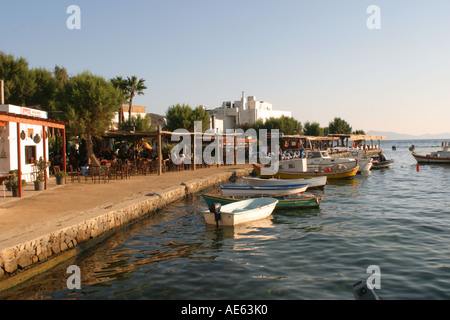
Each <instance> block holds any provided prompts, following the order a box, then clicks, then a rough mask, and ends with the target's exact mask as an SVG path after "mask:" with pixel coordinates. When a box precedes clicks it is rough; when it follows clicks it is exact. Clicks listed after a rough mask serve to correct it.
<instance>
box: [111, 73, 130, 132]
mask: <svg viewBox="0 0 450 320" xmlns="http://www.w3.org/2000/svg"><path fill="white" fill-rule="evenodd" d="M109 81H110V82H111V83H112V85H113V86H114V87H115V88H119V89H120V90H121V91H122V93H123V94H124V96H125V98H126V99H127V101H128V100H129V97H128V93H127V92H126V86H127V80H126V79H124V78H122V77H121V76H117V77H115V78H113V79H111V80H109ZM123 120H124V116H123V108H122V106H120V109H119V125H120V124H121V123H123V122H124V121H123Z"/></svg>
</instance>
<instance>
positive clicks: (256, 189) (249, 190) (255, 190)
mask: <svg viewBox="0 0 450 320" xmlns="http://www.w3.org/2000/svg"><path fill="white" fill-rule="evenodd" d="M308 186H309V185H308V184H291V185H272V186H269V185H268V186H252V185H248V184H244V185H235V184H229V185H221V186H219V188H220V190H221V193H222V195H224V196H255V195H258V196H269V197H272V196H273V197H275V196H276V197H281V196H285V195H289V194H296V193H303V192H305V191H306V189H308Z"/></svg>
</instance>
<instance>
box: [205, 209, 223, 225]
mask: <svg viewBox="0 0 450 320" xmlns="http://www.w3.org/2000/svg"><path fill="white" fill-rule="evenodd" d="M220 208H222V205H221V204H220V203H211V204H210V205H209V206H208V209H209V212H212V213H214V219H215V220H216V227H219V221H220Z"/></svg>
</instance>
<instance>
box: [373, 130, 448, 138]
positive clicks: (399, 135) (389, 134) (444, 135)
mask: <svg viewBox="0 0 450 320" xmlns="http://www.w3.org/2000/svg"><path fill="white" fill-rule="evenodd" d="M366 134H370V135H380V136H386V140H416V139H450V133H449V132H447V133H438V134H422V135H417V136H416V135H411V134H403V133H397V132H392V131H374V130H371V131H368V132H366Z"/></svg>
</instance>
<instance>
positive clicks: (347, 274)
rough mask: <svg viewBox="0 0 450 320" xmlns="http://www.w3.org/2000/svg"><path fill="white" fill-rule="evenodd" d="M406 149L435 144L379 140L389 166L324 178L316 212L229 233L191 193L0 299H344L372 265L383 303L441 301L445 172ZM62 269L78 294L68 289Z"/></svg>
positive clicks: (447, 221)
mask: <svg viewBox="0 0 450 320" xmlns="http://www.w3.org/2000/svg"><path fill="white" fill-rule="evenodd" d="M412 144H414V145H415V146H416V151H423V152H426V153H428V152H430V151H432V150H437V149H439V148H440V145H441V140H417V141H383V142H382V147H383V150H384V152H385V154H386V156H387V158H389V159H395V164H394V165H393V167H391V168H389V169H382V170H378V171H372V172H371V173H370V174H368V175H358V176H356V178H355V179H353V180H350V181H341V182H331V184H329V185H327V186H326V187H325V189H324V191H322V192H321V193H322V194H323V196H324V200H323V202H322V203H321V206H320V208H319V209H307V210H290V211H286V210H285V211H275V212H274V214H273V216H272V218H271V219H267V220H264V221H259V222H257V223H256V222H255V223H253V224H250V225H246V226H242V227H238V228H229V227H228V228H222V229H216V228H215V226H207V225H205V223H204V221H203V217H202V215H201V212H202V211H203V210H206V205H205V203H204V201H203V199H202V198H201V195H200V194H198V195H195V196H194V199H193V200H191V201H188V200H183V201H179V202H177V203H174V204H172V205H170V206H169V207H167V208H166V209H164V210H162V211H160V212H159V213H157V214H156V215H154V216H152V217H149V218H146V219H144V220H141V221H139V222H137V223H135V224H133V225H132V226H129V227H127V228H124V229H123V230H120V231H118V232H116V233H115V234H114V235H112V236H111V237H109V238H107V239H106V240H105V241H103V242H102V243H101V244H99V245H98V246H97V247H96V248H95V249H93V250H91V251H89V252H88V253H86V254H84V255H82V256H81V257H78V258H76V259H72V260H70V261H67V262H66V263H64V264H62V265H60V266H58V267H56V268H54V269H52V270H51V271H49V272H47V273H45V274H43V275H40V276H38V277H36V278H35V279H33V280H31V281H29V282H28V283H26V284H24V285H22V286H20V287H18V288H15V289H13V290H10V291H8V292H6V293H3V294H0V298H1V299H58V300H59V299H153V300H155V299H177V300H184V299H231V300H233V299H249V300H253V299H275V300H277V299H279V300H282V299H295V300H297V299H308V300H309V299H346V300H347V299H348V300H353V299H354V297H353V293H352V286H353V284H355V283H356V282H358V281H361V280H363V281H365V280H366V279H367V278H368V277H369V276H371V274H370V273H367V268H368V267H369V266H371V265H376V266H378V267H379V268H380V272H381V277H380V280H381V281H380V285H381V289H379V290H376V293H377V294H378V295H379V296H381V297H382V298H383V299H386V300H387V299H450V232H449V230H450V209H449V208H450V188H449V186H450V182H449V181H450V179H449V177H450V165H449V166H443V165H421V166H420V171H417V170H416V162H415V160H414V158H413V157H412V156H411V153H410V152H409V150H408V148H409V147H410V146H411V145H412ZM392 145H395V146H396V147H397V150H396V151H392V150H391V147H392ZM238 182H239V181H238ZM69 265H77V266H79V267H80V270H81V279H82V280H81V285H82V288H81V289H80V290H69V289H67V287H66V280H67V278H68V277H69V276H70V275H69V274H67V273H66V269H67V267H68V266H69Z"/></svg>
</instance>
